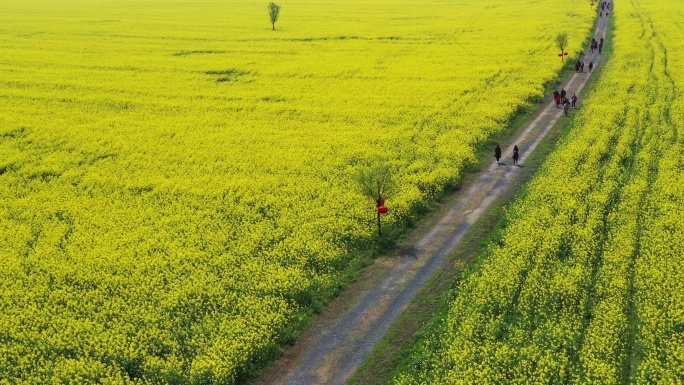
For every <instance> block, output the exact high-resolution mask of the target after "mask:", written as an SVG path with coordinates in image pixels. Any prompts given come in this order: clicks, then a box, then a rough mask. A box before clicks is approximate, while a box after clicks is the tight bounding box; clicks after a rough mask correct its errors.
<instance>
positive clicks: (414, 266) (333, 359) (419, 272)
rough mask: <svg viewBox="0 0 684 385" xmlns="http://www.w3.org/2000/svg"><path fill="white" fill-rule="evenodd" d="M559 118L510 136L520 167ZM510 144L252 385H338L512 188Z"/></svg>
mask: <svg viewBox="0 0 684 385" xmlns="http://www.w3.org/2000/svg"><path fill="white" fill-rule="evenodd" d="M607 22H608V18H605V17H604V18H600V19H599V20H598V22H597V24H596V29H595V37H596V38H597V40H599V39H600V38H601V37H605V33H606V27H607ZM584 61H585V63H586V66H585V72H584V73H575V74H574V75H573V76H572V77H571V78H570V79H569V80H567V81H566V82H565V83H564V84H563V88H564V89H565V90H567V91H568V93H569V95H568V97H570V96H572V94H573V93H577V94H579V92H580V91H581V90H582V89H583V88H584V85H585V84H586V82H587V79H588V77H589V76H591V75H590V74H589V73H588V72H587V71H588V68H587V66H588V65H589V62H590V61H591V62H593V63H594V66H597V65H600V64H602V58H601V56H600V55H598V53H597V52H596V53H587V55H585V57H584ZM549 99H550V97H549ZM562 118H564V117H563V110H562V109H560V108H557V107H556V106H555V103H554V102H549V103H548V104H546V105H544V106H543V107H541V108H540V110H539V111H538V112H537V113H536V118H535V119H534V120H533V121H532V123H531V124H530V125H529V126H527V128H526V129H525V130H524V131H523V132H522V133H521V134H520V135H519V136H517V137H515V138H511V141H510V142H511V143H512V144H517V145H518V147H519V150H520V159H519V163H520V164H521V165H523V166H524V163H525V159H526V156H527V154H530V153H531V152H532V151H533V150H534V149H535V148H536V147H537V145H538V144H539V142H540V141H541V140H542V139H543V138H544V136H545V135H546V134H547V133H548V132H549V130H550V129H551V128H552V127H553V125H554V124H555V123H556V122H557V121H558V119H562ZM512 144H511V145H510V146H509V147H510V148H508V147H507V148H506V149H504V151H503V153H502V155H503V157H502V163H504V164H501V165H498V164H496V162H495V161H494V159H493V158H494V157H493V153H494V150H493V149H492V164H491V166H490V167H488V168H485V169H483V170H481V171H479V172H478V173H477V174H475V175H473V176H471V177H470V178H468V179H469V181H468V182H467V183H466V186H467V188H464V189H462V190H460V191H458V192H457V193H456V197H455V199H453V200H452V201H451V202H453V203H452V206H451V208H450V209H449V210H448V211H447V212H446V213H445V214H444V215H443V216H442V217H441V218H440V219H439V221H438V222H437V223H428V224H422V225H421V226H420V227H419V228H418V229H416V230H415V232H417V233H418V234H424V235H423V236H422V237H421V238H419V240H418V241H417V242H416V243H415V244H413V245H408V246H406V247H402V248H401V249H400V251H399V253H398V254H396V255H394V256H390V257H383V258H379V259H378V260H377V261H376V263H375V264H374V265H373V266H371V267H370V268H369V269H368V270H367V271H366V272H365V273H364V274H362V276H361V277H359V280H358V281H357V282H355V283H354V284H353V285H352V287H350V288H349V289H348V290H347V291H345V292H344V293H343V294H342V295H341V296H340V297H338V298H337V299H335V300H334V301H333V302H332V303H331V304H330V305H329V307H328V309H326V310H325V311H324V312H323V313H322V314H320V315H319V316H318V317H317V319H316V320H315V323H314V324H313V325H312V326H311V327H310V328H308V329H307V330H306V331H305V332H304V333H303V334H302V336H301V337H300V338H299V339H298V340H297V342H296V343H295V345H294V346H292V347H291V348H289V349H288V350H287V351H286V352H285V353H284V354H283V356H282V357H281V358H279V359H278V360H277V361H276V362H275V363H274V364H273V366H272V367H271V368H269V369H268V370H267V371H266V372H265V373H263V375H262V376H261V377H260V378H258V379H256V380H255V381H254V382H253V383H254V384H255V385H256V384H258V385H261V384H284V385H295V384H296V385H300V384H301V385H304V384H307V385H308V384H326V385H336V384H344V383H345V382H346V381H347V380H348V379H349V378H350V377H351V376H352V375H353V374H354V372H355V370H356V369H357V367H358V366H359V365H360V364H361V363H362V362H363V360H364V359H365V358H366V357H367V356H368V354H369V353H370V351H371V350H372V349H373V347H374V346H375V345H376V344H377V343H378V341H379V340H380V339H381V338H382V336H383V335H384V334H385V333H386V332H387V330H388V329H389V327H390V326H391V324H392V323H393V322H394V320H395V319H396V318H397V317H398V316H399V315H400V314H401V313H402V311H403V310H404V309H405V308H406V306H407V305H408V303H409V302H410V301H411V300H412V299H413V297H414V296H415V295H416V294H417V293H418V291H419V289H420V288H421V287H422V286H423V285H424V284H425V282H426V281H427V280H428V278H429V277H430V276H431V275H432V274H433V273H434V272H435V271H436V270H437V269H438V268H439V267H440V266H442V265H443V264H444V263H445V261H446V260H447V259H448V258H447V257H448V256H449V255H450V254H451V253H452V252H453V250H454V249H455V247H456V246H457V245H458V243H459V241H460V240H461V239H462V238H463V236H464V235H465V234H466V233H467V232H468V230H469V229H470V228H471V226H472V225H473V224H474V223H475V222H476V221H477V220H478V219H479V218H480V216H481V215H482V213H483V212H485V210H486V209H487V208H488V207H489V206H490V205H491V204H492V203H493V202H494V201H496V199H497V198H498V197H499V196H500V195H501V194H502V192H503V191H505V190H506V189H516V190H517V189H518V187H519V186H517V185H514V184H513V183H511V182H512V178H513V177H514V176H515V175H516V174H517V173H518V172H519V171H520V168H519V167H516V166H513V165H512V158H511V157H512V152H513V145H512ZM426 226H430V227H426Z"/></svg>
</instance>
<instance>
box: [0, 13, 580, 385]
mask: <svg viewBox="0 0 684 385" xmlns="http://www.w3.org/2000/svg"><path fill="white" fill-rule="evenodd" d="M279 4H280V5H281V6H282V10H281V15H280V20H279V21H278V22H277V23H276V30H275V31H272V30H271V24H270V22H269V20H268V12H267V7H266V6H267V2H262V1H252V0H135V1H133V0H108V1H105V0H2V1H1V2H0V196H1V197H2V200H0V263H2V269H0V383H2V384H42V383H70V384H76V383H84V384H85V383H87V384H91V383H102V384H120V383H170V384H185V383H195V384H208V383H221V384H230V383H234V382H237V381H240V380H241V379H242V378H244V377H245V376H246V375H249V373H250V372H252V371H254V370H255V369H256V368H258V367H259V366H260V365H262V364H263V363H264V362H265V361H267V360H268V359H270V358H271V357H272V356H273V355H274V354H275V353H276V352H277V351H278V349H279V348H280V346H282V344H283V343H284V342H286V341H287V340H288V339H290V338H292V336H293V335H294V334H295V333H296V331H297V330H298V329H299V328H301V325H302V322H303V320H304V319H305V318H306V316H307V314H309V313H310V312H311V309H312V307H313V304H314V303H316V302H317V301H320V297H321V295H322V294H321V293H325V292H329V291H330V290H331V289H333V288H335V287H336V286H337V285H338V284H339V282H340V278H339V277H340V274H341V271H342V269H343V268H344V267H345V266H346V265H347V264H348V263H350V258H353V257H352V256H353V255H356V253H355V252H354V251H355V250H358V249H360V248H362V247H364V245H368V243H369V242H370V240H372V237H373V231H374V228H373V222H372V221H373V217H374V211H373V210H374V206H373V203H372V202H368V201H366V200H365V198H363V196H362V195H361V194H360V192H359V191H358V189H357V188H356V186H355V184H354V182H353V178H352V176H353V175H354V173H355V172H356V171H357V170H358V169H359V167H363V166H366V165H369V164H371V163H373V162H375V161H376V159H378V158H381V157H382V158H384V159H386V161H387V162H388V164H389V165H390V166H391V168H392V169H393V170H394V174H395V179H396V181H397V183H398V188H397V191H396V193H395V194H394V195H393V196H391V197H389V200H388V202H387V205H388V207H389V208H390V213H389V214H388V215H387V216H386V217H385V221H386V222H387V223H388V224H390V225H392V226H405V225H408V224H410V223H412V222H413V221H414V220H415V219H416V216H417V215H418V213H419V212H420V210H421V207H424V205H425V204H426V203H427V202H429V201H430V200H431V199H433V198H434V197H436V196H438V195H439V194H441V193H442V192H443V191H444V190H445V188H447V187H449V186H453V185H455V184H456V183H457V182H458V181H459V179H460V177H461V174H462V172H463V171H464V168H465V167H466V166H467V165H469V164H472V163H473V162H474V160H475V155H474V154H475V151H476V148H477V146H478V145H479V144H481V143H483V142H484V141H486V140H487V138H490V137H491V136H492V135H493V134H496V133H500V132H502V131H505V130H506V124H507V122H508V121H509V119H510V118H511V117H512V116H513V115H515V114H516V113H517V112H519V111H521V110H523V109H525V108H526V107H528V106H529V105H530V104H531V102H532V101H535V100H538V99H539V98H540V97H542V95H543V91H544V84H545V83H547V82H550V81H553V80H554V79H555V78H556V77H557V73H558V71H559V69H560V68H561V65H562V63H561V62H560V61H559V58H558V57H557V56H556V53H557V50H556V48H555V46H554V43H553V41H554V37H555V36H556V34H557V33H558V32H563V31H567V32H568V34H569V37H570V39H569V40H570V46H569V48H568V51H569V52H570V55H569V57H570V58H572V57H576V53H577V52H578V51H579V48H580V44H581V43H582V41H583V40H584V39H585V37H586V36H587V33H588V31H589V29H590V26H591V17H592V15H591V14H590V13H589V12H588V5H587V4H585V3H580V2H576V1H564V2H559V1H557V0H535V1H529V0H506V1H501V0H479V1H472V2H463V1H438V0H421V1H415V0H411V1H408V0H394V1H390V0H348V1H347V0H325V1H322V0H321V1H311V0H302V1H297V2H289V1H285V0H283V1H281V2H279ZM350 251H351V252H350Z"/></svg>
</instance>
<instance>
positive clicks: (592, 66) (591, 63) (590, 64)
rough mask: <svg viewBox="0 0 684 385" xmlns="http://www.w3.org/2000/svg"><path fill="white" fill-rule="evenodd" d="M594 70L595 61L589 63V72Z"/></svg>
mask: <svg viewBox="0 0 684 385" xmlns="http://www.w3.org/2000/svg"><path fill="white" fill-rule="evenodd" d="M592 69H594V62H593V61H592V62H589V72H591V70H592Z"/></svg>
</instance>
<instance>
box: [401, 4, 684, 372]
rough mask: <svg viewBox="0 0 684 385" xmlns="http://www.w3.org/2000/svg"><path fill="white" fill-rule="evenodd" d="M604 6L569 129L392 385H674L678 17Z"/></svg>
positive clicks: (679, 275)
mask: <svg viewBox="0 0 684 385" xmlns="http://www.w3.org/2000/svg"><path fill="white" fill-rule="evenodd" d="M615 3H616V4H615V11H614V21H615V36H614V40H613V42H614V52H613V54H612V55H611V57H610V59H609V62H608V63H607V65H606V66H605V69H604V70H603V72H602V73H601V75H600V76H601V77H600V79H599V81H598V83H597V85H596V87H595V89H594V91H593V92H592V94H591V95H590V96H589V97H588V98H587V99H586V102H585V104H584V106H583V108H582V110H581V111H580V112H579V113H578V116H577V118H576V119H575V121H574V125H573V127H572V128H571V131H570V132H569V133H568V134H567V136H566V137H565V138H564V139H563V141H562V143H561V144H560V145H559V147H558V148H557V149H556V150H555V151H554V152H553V153H552V154H551V156H550V157H549V160H548V161H547V162H546V164H545V165H544V166H543V167H542V169H541V171H540V172H539V174H538V175H537V176H536V177H535V178H534V180H533V181H532V182H531V183H530V185H529V186H527V187H526V190H525V193H524V194H523V196H522V197H521V198H520V199H519V200H518V201H516V203H515V204H514V207H513V208H512V209H511V212H510V214H509V215H508V217H507V219H506V220H507V227H506V230H505V232H504V234H503V236H502V239H501V240H500V241H499V242H496V243H494V244H491V245H489V246H488V248H486V250H484V251H483V255H482V262H481V265H480V266H478V267H477V268H474V269H473V271H472V272H471V273H470V274H469V275H468V276H467V278H465V279H464V280H463V281H462V282H461V283H460V284H459V286H458V288H456V289H455V290H454V291H453V292H452V293H451V294H450V295H451V299H450V300H449V304H448V310H447V311H446V312H445V314H441V315H440V318H439V319H436V320H435V321H433V322H432V324H431V326H430V328H429V331H428V337H426V338H425V341H423V342H422V343H421V344H420V345H418V346H416V347H415V349H414V352H413V354H412V358H411V359H410V360H409V364H408V368H409V369H407V370H404V371H403V372H401V373H398V374H397V375H396V377H395V379H394V382H395V383H397V384H503V383H505V384H559V383H573V384H625V383H630V384H664V383H672V384H674V383H681V381H682V378H683V376H684V372H683V371H682V370H683V368H684V365H682V362H683V361H682V359H683V358H684V355H683V352H684V350H682V347H683V346H684V344H683V342H684V327H682V325H684V311H683V310H684V298H683V297H682V295H683V294H682V293H683V291H682V290H681V282H682V279H683V278H684V268H683V267H684V263H683V261H684V260H683V259H682V255H684V243H683V242H682V240H683V239H684V238H682V237H683V236H682V234H684V222H683V221H682V219H681V218H682V214H683V213H682V208H681V207H682V203H684V195H683V194H682V192H681V191H682V182H681V180H682V177H683V176H684V174H683V172H684V169H682V167H681V164H682V150H684V142H683V141H682V138H681V127H682V126H683V125H684V113H682V111H684V108H683V107H684V99H682V97H681V95H680V93H679V91H678V90H679V89H680V87H681V86H682V83H684V65H683V64H682V63H683V62H682V53H680V51H681V50H682V48H683V47H682V43H681V39H679V38H678V36H681V33H682V30H681V29H682V27H681V26H680V23H681V22H682V16H681V15H682V13H681V11H682V10H684V6H682V5H681V4H679V3H676V2H668V1H665V0H659V1H652V2H649V3H648V4H642V3H640V2H628V1H625V2H623V1H616V2H615ZM609 44H612V42H609Z"/></svg>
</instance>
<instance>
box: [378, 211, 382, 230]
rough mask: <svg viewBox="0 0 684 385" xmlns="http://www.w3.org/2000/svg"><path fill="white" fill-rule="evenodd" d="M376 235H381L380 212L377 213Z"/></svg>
mask: <svg viewBox="0 0 684 385" xmlns="http://www.w3.org/2000/svg"><path fill="white" fill-rule="evenodd" d="M378 235H382V227H381V225H380V211H378Z"/></svg>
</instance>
